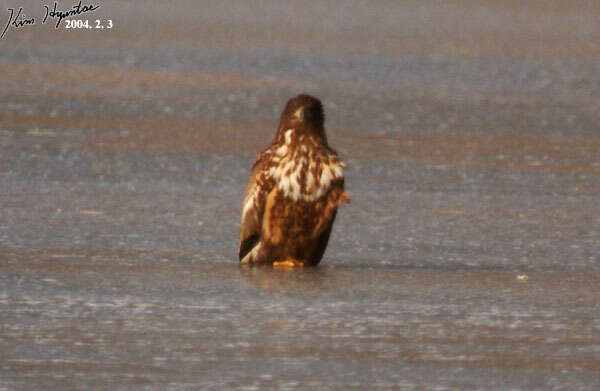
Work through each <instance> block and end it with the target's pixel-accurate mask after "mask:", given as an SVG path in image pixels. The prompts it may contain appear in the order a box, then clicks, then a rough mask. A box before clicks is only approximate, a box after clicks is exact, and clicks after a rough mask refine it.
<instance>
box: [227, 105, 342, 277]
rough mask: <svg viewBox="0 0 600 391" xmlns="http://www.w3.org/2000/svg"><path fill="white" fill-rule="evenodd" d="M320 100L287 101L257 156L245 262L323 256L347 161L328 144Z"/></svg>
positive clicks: (244, 231)
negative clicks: (271, 139) (270, 141)
mask: <svg viewBox="0 0 600 391" xmlns="http://www.w3.org/2000/svg"><path fill="white" fill-rule="evenodd" d="M324 123H325V115H324V112H323V105H322V103H321V101H320V100H319V99H317V98H315V97H313V96H311V95H308V94H300V95H297V96H295V97H293V98H291V99H289V100H288V102H287V104H286V105H285V108H284V109H283V112H282V113H281V116H280V120H279V126H278V128H277V132H276V134H275V138H274V140H273V141H272V143H271V144H270V145H269V146H268V147H267V148H265V149H264V150H263V151H262V152H261V153H259V154H258V157H257V158H256V160H255V161H254V164H253V166H252V171H251V172H250V179H249V180H248V185H247V187H246V193H245V195H244V200H243V205H242V221H241V225H240V235H239V259H240V264H242V265H255V264H257V265H258V264H266V265H272V266H273V267H292V268H293V267H298V268H301V267H304V266H315V265H317V264H318V263H319V262H320V261H321V259H322V258H323V254H324V253H325V248H326V247H327V243H328V241H329V236H330V234H331V229H332V227H333V223H334V221H335V218H336V214H337V208H338V206H339V205H341V204H344V203H349V202H350V197H349V196H348V194H346V192H345V189H344V168H345V167H346V165H345V164H344V162H342V160H341V159H340V157H339V156H338V154H337V152H336V151H335V150H333V149H332V148H331V147H330V146H329V144H328V143H327V135H326V134H325V127H324Z"/></svg>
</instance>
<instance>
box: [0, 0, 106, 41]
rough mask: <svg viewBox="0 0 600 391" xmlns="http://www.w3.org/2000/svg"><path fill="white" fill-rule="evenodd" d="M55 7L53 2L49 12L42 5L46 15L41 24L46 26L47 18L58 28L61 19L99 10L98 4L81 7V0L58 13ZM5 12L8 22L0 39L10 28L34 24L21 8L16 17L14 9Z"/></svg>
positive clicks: (32, 18) (33, 20) (32, 19)
mask: <svg viewBox="0 0 600 391" xmlns="http://www.w3.org/2000/svg"><path fill="white" fill-rule="evenodd" d="M57 6H58V3H57V2H56V1H55V2H54V7H53V8H52V10H50V7H48V6H47V5H44V8H45V9H46V15H45V16H44V19H43V20H42V24H46V21H47V20H48V17H50V18H52V19H57V21H56V26H55V27H54V28H58V27H59V26H60V22H62V21H63V19H65V18H69V17H71V16H76V15H81V14H84V13H86V12H92V11H95V10H97V9H98V8H100V4H98V5H94V4H83V5H82V0H79V3H77V4H74V5H73V7H71V8H70V9H67V10H65V11H60V10H59V11H57V10H56V7H57ZM7 11H8V14H9V15H8V22H7V23H6V26H5V27H4V30H3V31H2V34H1V35H0V39H2V38H4V35H5V34H6V32H7V31H8V29H9V28H10V27H14V28H22V27H25V26H31V25H34V24H35V17H31V18H27V16H26V15H25V13H24V12H23V7H19V9H18V10H17V12H16V15H15V9H14V8H7Z"/></svg>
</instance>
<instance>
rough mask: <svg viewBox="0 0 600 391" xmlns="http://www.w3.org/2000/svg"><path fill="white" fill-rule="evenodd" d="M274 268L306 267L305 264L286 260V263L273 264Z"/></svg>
mask: <svg viewBox="0 0 600 391" xmlns="http://www.w3.org/2000/svg"><path fill="white" fill-rule="evenodd" d="M273 267H304V262H302V261H298V260H296V259H286V260H285V261H275V262H273Z"/></svg>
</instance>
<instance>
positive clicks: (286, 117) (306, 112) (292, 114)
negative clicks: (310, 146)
mask: <svg viewBox="0 0 600 391" xmlns="http://www.w3.org/2000/svg"><path fill="white" fill-rule="evenodd" d="M324 123H325V115H324V114H323V105H322V104H321V101H320V100H318V99H317V98H315V97H313V96H310V95H307V94H300V95H297V96H295V97H293V98H292V99H290V100H288V102H287V104H286V105H285V109H283V112H282V113H281V119H280V121H279V128H278V130H277V139H280V138H281V139H283V137H284V133H285V132H286V131H287V130H288V129H294V135H295V136H300V135H306V136H309V137H315V138H316V139H318V140H320V141H321V142H324V143H326V142H327V141H326V137H325V128H324Z"/></svg>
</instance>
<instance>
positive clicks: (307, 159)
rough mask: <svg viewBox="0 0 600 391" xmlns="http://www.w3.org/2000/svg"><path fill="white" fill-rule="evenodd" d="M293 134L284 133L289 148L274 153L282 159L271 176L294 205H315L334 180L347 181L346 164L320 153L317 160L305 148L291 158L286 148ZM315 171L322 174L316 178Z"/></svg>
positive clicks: (311, 152)
mask: <svg viewBox="0 0 600 391" xmlns="http://www.w3.org/2000/svg"><path fill="white" fill-rule="evenodd" d="M292 132H293V130H292V129H288V130H287V131H286V132H285V141H286V144H284V145H282V146H280V147H279V148H277V149H276V150H275V154H276V155H277V156H278V157H279V159H278V164H277V165H276V166H273V167H271V168H270V169H269V176H270V177H271V178H273V179H274V180H275V182H276V183H277V187H278V188H279V189H280V190H282V191H283V193H284V194H285V196H286V197H289V198H291V199H293V200H294V201H297V200H300V199H302V200H304V201H315V200H317V199H319V198H320V197H322V196H323V195H325V194H327V192H328V191H329V188H330V187H331V184H332V183H333V182H334V181H335V180H339V179H342V178H343V177H344V163H342V162H341V161H339V160H338V159H331V156H328V155H325V154H323V153H319V152H317V153H316V154H318V155H319V156H318V158H317V156H315V155H316V154H315V152H313V151H311V150H310V149H309V148H307V147H306V146H305V145H302V146H300V148H298V152H296V153H295V154H294V155H291V154H289V153H288V152H289V148H287V144H289V143H290V142H291V136H292ZM318 166H321V167H318ZM319 168H321V169H320V170H319ZM313 171H316V172H319V171H320V172H321V174H320V175H318V176H315V175H314V174H313ZM303 172H304V173H305V175H304V178H303V179H304V182H302V173H303ZM301 182H302V183H301ZM249 199H250V198H249ZM244 210H245V208H244Z"/></svg>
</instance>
